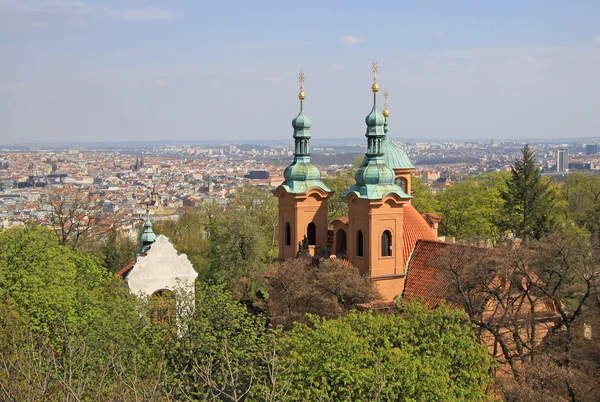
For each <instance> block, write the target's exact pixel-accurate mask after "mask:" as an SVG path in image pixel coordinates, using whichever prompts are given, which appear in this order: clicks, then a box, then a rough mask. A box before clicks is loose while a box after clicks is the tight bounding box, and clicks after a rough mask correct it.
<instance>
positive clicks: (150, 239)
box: [140, 209, 156, 253]
mask: <svg viewBox="0 0 600 402" xmlns="http://www.w3.org/2000/svg"><path fill="white" fill-rule="evenodd" d="M155 241H156V234H154V230H152V221H150V211H149V210H148V209H146V222H144V232H143V233H142V236H141V237H140V242H141V243H142V249H141V250H140V253H143V252H144V251H146V250H147V249H148V248H149V247H150V246H152V244H153V243H154V242H155Z"/></svg>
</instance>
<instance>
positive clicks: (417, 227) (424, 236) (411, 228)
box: [402, 204, 437, 266]
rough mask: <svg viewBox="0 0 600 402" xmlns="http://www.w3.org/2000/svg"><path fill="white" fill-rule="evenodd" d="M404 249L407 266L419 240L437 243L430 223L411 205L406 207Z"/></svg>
mask: <svg viewBox="0 0 600 402" xmlns="http://www.w3.org/2000/svg"><path fill="white" fill-rule="evenodd" d="M403 209H404V224H403V225H404V247H403V250H402V252H403V257H404V258H403V261H404V264H405V266H406V263H407V262H408V258H409V257H410V253H411V252H412V251H413V248H414V247H415V244H417V241H418V240H432V241H437V236H436V234H435V232H434V231H433V230H432V229H431V227H430V226H429V223H427V221H426V220H425V218H423V216H422V215H421V214H420V213H419V212H418V211H417V210H416V209H415V207H413V206H412V205H411V204H407V205H405V206H404V208H403Z"/></svg>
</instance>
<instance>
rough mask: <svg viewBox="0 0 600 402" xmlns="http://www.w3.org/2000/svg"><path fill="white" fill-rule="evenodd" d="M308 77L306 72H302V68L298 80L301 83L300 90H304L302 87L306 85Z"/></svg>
mask: <svg viewBox="0 0 600 402" xmlns="http://www.w3.org/2000/svg"><path fill="white" fill-rule="evenodd" d="M305 79H306V74H304V73H303V72H302V70H300V74H298V82H299V83H300V92H302V89H303V87H304V80H305Z"/></svg>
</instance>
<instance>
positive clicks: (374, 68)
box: [371, 59, 379, 92]
mask: <svg viewBox="0 0 600 402" xmlns="http://www.w3.org/2000/svg"><path fill="white" fill-rule="evenodd" d="M377 70H379V65H378V64H377V60H375V59H373V63H371V71H373V85H372V86H371V90H372V91H373V92H377V91H379V85H377Z"/></svg>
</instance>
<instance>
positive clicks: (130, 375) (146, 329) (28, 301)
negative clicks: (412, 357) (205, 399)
mask: <svg viewBox="0 0 600 402" xmlns="http://www.w3.org/2000/svg"><path fill="white" fill-rule="evenodd" d="M143 308H144V306H143V305H140V304H139V303H138V299H137V298H135V297H134V296H133V295H131V294H129V292H128V290H127V289H126V288H125V287H124V286H122V284H120V283H119V282H118V280H117V278H115V277H114V276H113V275H112V274H110V273H108V271H107V270H106V269H104V268H102V267H100V266H99V264H98V262H97V260H96V259H95V258H94V257H92V256H89V255H84V254H82V253H81V252H76V251H72V250H70V249H69V248H67V247H66V246H62V245H60V244H59V243H58V242H57V240H56V236H55V234H54V233H53V232H51V231H49V230H47V229H43V228H39V227H33V226H31V227H26V228H24V229H10V230H7V231H5V232H2V233H0V385H2V386H0V395H3V397H2V399H3V400H65V401H70V400H90V399H105V400H106V399H110V400H131V399H133V398H134V397H135V395H138V397H139V396H140V395H145V396H144V398H145V399H147V400H157V399H160V398H162V397H165V396H166V388H157V386H158V384H160V383H161V382H162V381H163V380H164V378H163V376H162V374H161V370H162V368H163V366H164V364H163V363H162V351H161V350H160V349H159V348H154V347H151V345H152V344H153V343H154V342H155V341H156V337H158V336H159V335H160V334H159V332H155V331H153V330H152V326H151V325H150V323H149V322H148V321H147V320H146V319H145V318H144V317H145V316H146V315H144V314H142V315H140V313H141V312H143Z"/></svg>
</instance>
